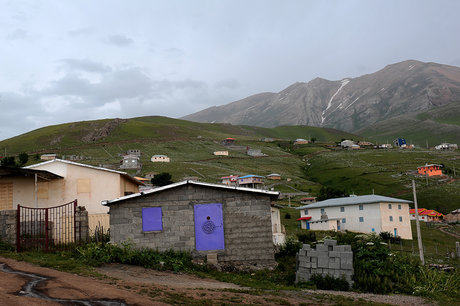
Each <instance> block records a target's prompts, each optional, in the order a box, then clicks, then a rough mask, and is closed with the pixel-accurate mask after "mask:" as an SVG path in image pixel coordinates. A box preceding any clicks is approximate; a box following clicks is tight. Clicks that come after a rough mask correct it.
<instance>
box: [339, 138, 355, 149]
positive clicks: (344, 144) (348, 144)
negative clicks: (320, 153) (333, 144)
mask: <svg viewBox="0 0 460 306" xmlns="http://www.w3.org/2000/svg"><path fill="white" fill-rule="evenodd" d="M354 145H355V142H354V141H353V140H343V141H342V142H341V143H340V146H341V147H342V149H346V148H350V149H351V148H352V147H353V146H354Z"/></svg>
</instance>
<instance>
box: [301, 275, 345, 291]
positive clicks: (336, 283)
mask: <svg viewBox="0 0 460 306" xmlns="http://www.w3.org/2000/svg"><path fill="white" fill-rule="evenodd" d="M310 281H312V282H313V284H315V286H316V288H318V289H322V290H336V291H348V290H349V289H350V284H348V282H347V280H346V279H345V277H343V276H342V277H341V278H335V277H333V276H330V275H326V276H323V275H321V274H314V275H312V277H311V278H310Z"/></svg>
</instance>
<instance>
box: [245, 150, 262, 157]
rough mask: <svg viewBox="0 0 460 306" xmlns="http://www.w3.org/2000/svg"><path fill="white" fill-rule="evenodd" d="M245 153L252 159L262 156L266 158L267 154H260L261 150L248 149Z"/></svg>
mask: <svg viewBox="0 0 460 306" xmlns="http://www.w3.org/2000/svg"><path fill="white" fill-rule="evenodd" d="M246 153H247V154H248V155H249V156H252V157H263V156H267V154H264V153H262V150H261V149H248V150H247V151H246Z"/></svg>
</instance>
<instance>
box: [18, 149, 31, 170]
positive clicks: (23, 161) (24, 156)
mask: <svg viewBox="0 0 460 306" xmlns="http://www.w3.org/2000/svg"><path fill="white" fill-rule="evenodd" d="M28 161H29V154H27V153H25V152H22V153H21V154H19V166H21V167H22V166H24V165H25V164H27V162H28Z"/></svg>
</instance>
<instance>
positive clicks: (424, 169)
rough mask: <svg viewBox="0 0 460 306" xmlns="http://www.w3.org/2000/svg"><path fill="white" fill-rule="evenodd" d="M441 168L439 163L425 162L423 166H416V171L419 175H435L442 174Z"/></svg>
mask: <svg viewBox="0 0 460 306" xmlns="http://www.w3.org/2000/svg"><path fill="white" fill-rule="evenodd" d="M441 168H442V166H441V165H435V164H431V165H428V164H426V165H425V166H420V167H417V172H418V174H421V175H428V176H436V175H442V170H441Z"/></svg>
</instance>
